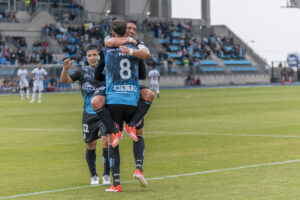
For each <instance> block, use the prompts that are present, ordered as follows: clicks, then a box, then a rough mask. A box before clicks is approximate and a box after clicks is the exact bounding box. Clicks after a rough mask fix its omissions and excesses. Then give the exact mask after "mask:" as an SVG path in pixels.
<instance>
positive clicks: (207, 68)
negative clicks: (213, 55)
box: [200, 67, 224, 72]
mask: <svg viewBox="0 0 300 200" xmlns="http://www.w3.org/2000/svg"><path fill="white" fill-rule="evenodd" d="M200 70H201V71H203V72H223V71H224V69H223V68H222V67H200Z"/></svg>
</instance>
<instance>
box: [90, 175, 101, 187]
mask: <svg viewBox="0 0 300 200" xmlns="http://www.w3.org/2000/svg"><path fill="white" fill-rule="evenodd" d="M98 184H99V177H98V176H97V175H95V176H92V177H91V185H98Z"/></svg>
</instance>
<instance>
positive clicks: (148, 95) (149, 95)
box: [140, 89, 154, 102]
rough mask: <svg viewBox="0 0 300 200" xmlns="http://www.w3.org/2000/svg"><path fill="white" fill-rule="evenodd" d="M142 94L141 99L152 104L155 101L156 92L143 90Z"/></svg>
mask: <svg viewBox="0 0 300 200" xmlns="http://www.w3.org/2000/svg"><path fill="white" fill-rule="evenodd" d="M140 94H141V98H142V99H144V100H146V101H149V102H152V101H153V99H154V92H153V91H152V90H150V89H142V90H141V91H140Z"/></svg>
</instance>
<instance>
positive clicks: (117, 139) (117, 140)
mask: <svg viewBox="0 0 300 200" xmlns="http://www.w3.org/2000/svg"><path fill="white" fill-rule="evenodd" d="M122 137H123V134H122V132H121V131H119V132H117V133H113V134H112V144H111V146H112V147H116V146H118V144H119V143H120V140H121V139H122Z"/></svg>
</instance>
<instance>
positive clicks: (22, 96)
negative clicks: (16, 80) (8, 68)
mask: <svg viewBox="0 0 300 200" xmlns="http://www.w3.org/2000/svg"><path fill="white" fill-rule="evenodd" d="M20 96H21V99H22V100H23V99H24V90H22V89H20Z"/></svg>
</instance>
